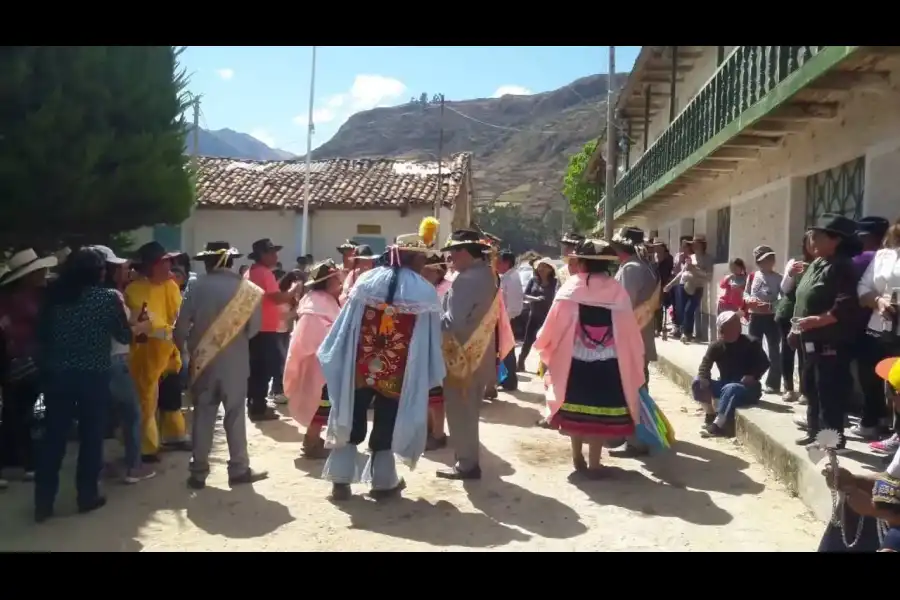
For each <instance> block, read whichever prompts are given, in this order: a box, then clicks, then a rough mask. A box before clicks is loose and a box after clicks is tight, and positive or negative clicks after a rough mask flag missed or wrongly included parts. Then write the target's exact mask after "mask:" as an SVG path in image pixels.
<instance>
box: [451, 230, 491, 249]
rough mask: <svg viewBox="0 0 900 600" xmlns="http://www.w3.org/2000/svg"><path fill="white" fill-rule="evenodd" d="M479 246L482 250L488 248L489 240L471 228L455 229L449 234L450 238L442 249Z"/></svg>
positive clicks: (489, 246) (489, 245)
mask: <svg viewBox="0 0 900 600" xmlns="http://www.w3.org/2000/svg"><path fill="white" fill-rule="evenodd" d="M472 247H479V248H481V249H482V250H490V249H491V242H490V241H489V240H487V239H485V237H484V236H483V235H482V234H480V233H478V232H477V231H474V230H472V229H457V230H456V231H454V232H453V233H451V234H450V239H449V240H447V243H446V244H444V247H443V250H444V251H447V250H453V249H461V248H472Z"/></svg>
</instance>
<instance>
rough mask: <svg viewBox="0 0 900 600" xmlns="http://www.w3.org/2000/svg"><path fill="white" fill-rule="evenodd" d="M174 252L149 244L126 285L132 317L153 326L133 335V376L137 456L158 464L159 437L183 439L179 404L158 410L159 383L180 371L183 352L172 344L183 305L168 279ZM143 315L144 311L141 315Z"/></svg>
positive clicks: (140, 251) (184, 428) (139, 252)
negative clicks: (137, 413)
mask: <svg viewBox="0 0 900 600" xmlns="http://www.w3.org/2000/svg"><path fill="white" fill-rule="evenodd" d="M177 255H178V253H173V252H167V251H166V249H165V248H164V247H163V246H162V245H161V244H159V243H158V242H149V243H147V244H144V245H143V246H141V247H140V248H138V250H137V255H136V258H135V260H134V263H135V265H134V266H135V271H136V272H137V274H138V279H136V280H135V281H132V282H131V283H130V284H129V285H128V287H126V288H125V304H126V305H127V307H128V310H130V311H131V314H133V315H136V318H138V319H143V318H144V317H146V318H147V319H148V320H149V321H150V323H151V324H152V332H151V333H150V335H149V336H143V337H139V336H136V337H135V338H134V339H133V340H132V344H131V354H130V363H131V375H132V378H133V379H134V383H135V385H136V386H137V390H138V396H139V397H140V400H141V432H142V440H141V459H142V461H143V462H145V463H158V462H159V451H160V438H161V437H162V438H163V439H166V440H185V439H186V435H187V426H186V425H185V422H184V415H182V414H181V406H180V405H179V406H178V407H177V410H171V409H172V408H174V407H173V406H170V405H167V406H166V409H168V410H160V411H159V425H157V410H158V409H159V408H160V406H159V382H160V380H162V378H163V375H164V374H165V373H168V372H174V373H177V372H178V371H180V370H181V353H180V352H179V351H178V346H177V345H176V344H174V343H173V342H172V328H173V327H174V325H175V319H176V318H177V317H178V311H179V309H180V308H181V290H179V289H178V284H176V283H175V281H173V280H172V278H171V273H170V268H171V259H172V258H173V257H174V256H177ZM142 313H143V314H142Z"/></svg>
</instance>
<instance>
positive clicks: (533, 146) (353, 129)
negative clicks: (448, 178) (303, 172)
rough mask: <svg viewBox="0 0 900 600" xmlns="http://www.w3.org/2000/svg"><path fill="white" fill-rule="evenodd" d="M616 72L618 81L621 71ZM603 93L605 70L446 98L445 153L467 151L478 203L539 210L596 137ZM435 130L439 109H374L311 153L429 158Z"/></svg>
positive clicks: (558, 199) (549, 203) (551, 203)
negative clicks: (533, 89) (525, 90)
mask: <svg viewBox="0 0 900 600" xmlns="http://www.w3.org/2000/svg"><path fill="white" fill-rule="evenodd" d="M617 77H618V78H620V80H619V83H620V84H621V83H622V82H624V80H625V77H626V75H624V74H619V75H617ZM606 91H607V76H606V75H605V74H602V75H592V76H589V77H584V78H582V79H578V80H576V81H574V82H572V83H570V84H569V85H566V86H564V87H561V88H559V89H557V90H553V91H550V92H543V93H540V94H533V95H529V96H512V95H506V96H503V97H501V98H480V99H475V100H461V101H447V102H446V103H445V110H444V118H443V130H444V139H443V150H442V155H443V156H444V157H447V156H449V155H450V154H452V153H454V152H472V154H473V155H474V156H473V168H474V171H473V177H474V182H475V197H476V201H485V200H497V201H502V202H510V203H521V205H522V207H523V209H524V210H526V211H528V212H530V213H539V214H540V213H543V212H544V211H546V210H547V209H548V208H550V207H561V206H562V205H563V203H564V202H565V200H564V197H563V195H562V181H563V177H564V175H565V171H566V166H567V165H568V159H569V156H570V155H571V154H574V153H575V152H578V151H579V150H581V148H582V146H583V145H584V144H585V142H587V141H589V140H591V139H593V138H596V137H597V136H598V135H599V134H600V132H601V129H602V128H603V125H604V123H605V121H606V119H605V117H606V104H605V100H606ZM440 131H441V118H440V110H439V109H438V107H437V106H434V105H431V106H428V108H427V109H423V108H422V107H421V106H420V105H417V104H413V103H409V104H405V105H400V106H394V107H389V108H375V109H372V110H367V111H364V112H360V113H356V114H354V115H353V116H351V117H350V118H349V119H348V120H347V122H346V123H344V124H343V125H342V126H341V128H340V129H339V130H338V131H337V133H335V135H334V137H332V138H331V139H330V140H329V141H327V142H325V143H324V144H322V145H321V146H320V147H319V148H317V149H316V150H314V151H313V158H314V159H327V158H338V157H342V158H364V157H395V158H405V159H409V160H429V159H430V160H434V159H435V158H436V156H437V148H438V138H439V136H440Z"/></svg>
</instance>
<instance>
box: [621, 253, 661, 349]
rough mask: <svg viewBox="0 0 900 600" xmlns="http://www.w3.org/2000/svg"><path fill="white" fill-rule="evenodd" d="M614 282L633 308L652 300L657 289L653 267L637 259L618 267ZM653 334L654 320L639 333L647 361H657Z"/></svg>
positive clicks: (657, 281) (654, 330) (657, 280)
mask: <svg viewBox="0 0 900 600" xmlns="http://www.w3.org/2000/svg"><path fill="white" fill-rule="evenodd" d="M616 281H618V282H619V283H621V284H622V287H624V288H625V291H626V292H628V296H629V297H630V298H631V304H632V306H633V307H634V308H637V307H638V306H640V305H641V304H643V303H644V302H646V301H647V300H649V299H650V298H652V297H653V294H654V292H656V288H657V287H659V279H657V277H656V273H655V271H654V270H653V267H651V266H650V265H649V264H648V263H646V262H644V261H642V260H641V259H639V258H637V257H635V258H632V259H631V260H629V261H627V262H625V263H623V264H622V266H621V267H619V270H618V271H617V272H616ZM655 332H656V323H655V321H654V319H651V320H650V322H649V323H648V324H647V325H646V326H645V327H644V329H643V330H642V331H641V338H643V340H644V359H645V360H647V361H655V360H656V359H657V354H656V335H655Z"/></svg>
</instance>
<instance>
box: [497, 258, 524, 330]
mask: <svg viewBox="0 0 900 600" xmlns="http://www.w3.org/2000/svg"><path fill="white" fill-rule="evenodd" d="M500 291H501V292H503V302H504V303H505V304H506V313H507V314H508V315H509V318H510V319H515V318H516V317H518V316H519V315H521V314H522V305H523V304H524V303H525V290H524V289H522V279H521V278H520V277H519V272H518V271H516V270H515V269H510V270H509V271H507V272H506V273H504V274H503V275H501V276H500Z"/></svg>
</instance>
